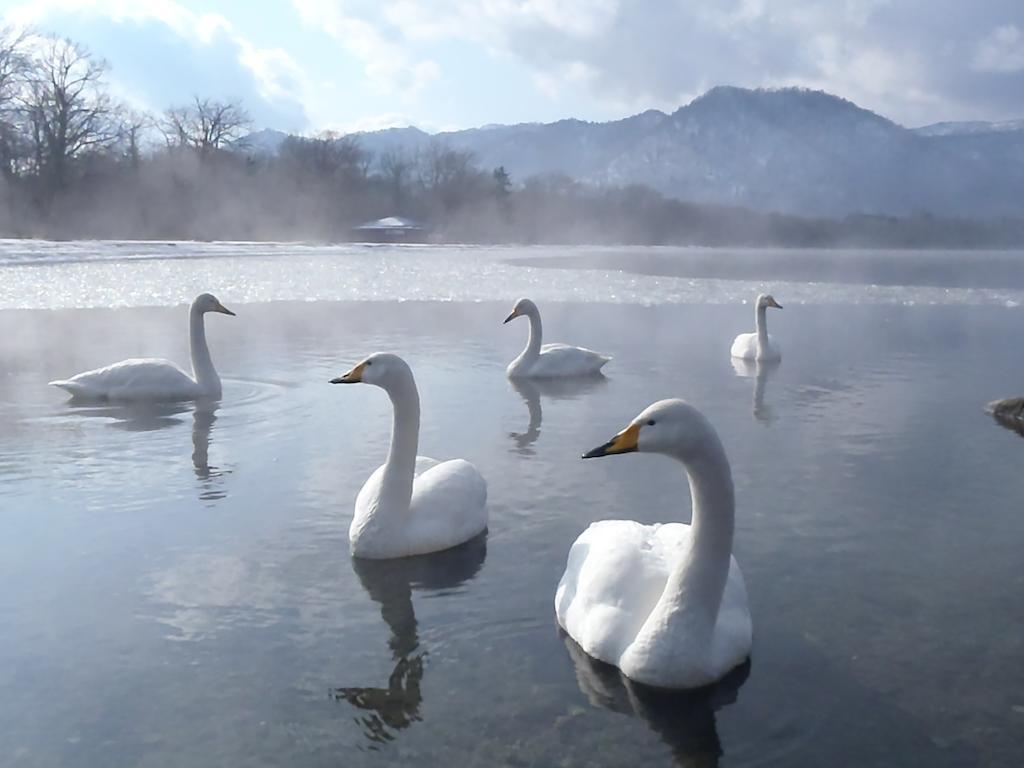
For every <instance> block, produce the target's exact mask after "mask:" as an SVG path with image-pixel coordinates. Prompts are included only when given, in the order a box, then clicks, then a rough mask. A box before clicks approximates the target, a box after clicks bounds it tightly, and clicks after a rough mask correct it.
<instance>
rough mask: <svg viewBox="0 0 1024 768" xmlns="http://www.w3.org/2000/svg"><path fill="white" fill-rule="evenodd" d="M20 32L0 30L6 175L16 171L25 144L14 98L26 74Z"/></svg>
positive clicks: (1, 151) (0, 152) (0, 145)
mask: <svg viewBox="0 0 1024 768" xmlns="http://www.w3.org/2000/svg"><path fill="white" fill-rule="evenodd" d="M26 37H27V34H26V32H25V31H23V30H17V29H15V28H13V27H9V26H8V27H2V28H0V170H2V173H3V174H4V175H5V176H8V177H9V176H13V175H14V174H15V173H16V172H17V165H18V160H19V158H20V157H21V156H22V155H23V146H24V141H23V140H22V135H21V132H20V131H19V129H18V125H17V114H18V102H17V97H18V95H19V93H20V91H21V89H22V87H23V86H24V80H25V74H26V72H27V71H28V56H27V55H26V53H25V39H26Z"/></svg>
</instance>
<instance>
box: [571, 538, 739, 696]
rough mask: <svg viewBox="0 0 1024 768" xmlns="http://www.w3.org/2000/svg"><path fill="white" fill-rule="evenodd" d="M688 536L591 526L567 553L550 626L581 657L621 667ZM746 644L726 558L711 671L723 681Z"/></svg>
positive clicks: (735, 581) (735, 574)
mask: <svg viewBox="0 0 1024 768" xmlns="http://www.w3.org/2000/svg"><path fill="white" fill-rule="evenodd" d="M691 530H692V529H691V528H690V526H689V525H686V524H684V523H667V524H664V525H641V524H640V523H637V522H635V521H632V520H606V521H602V522H598V523H593V524H592V525H591V526H590V527H589V528H588V529H587V530H586V531H584V532H583V533H582V534H580V536H579V538H577V539H576V543H574V544H573V546H572V549H571V550H570V552H569V560H568V563H567V564H566V568H565V574H564V575H563V576H562V581H561V583H559V585H558V591H557V592H556V593H555V614H556V615H557V617H558V623H559V624H560V625H561V626H562V627H563V628H564V629H565V631H566V632H568V633H569V635H570V636H571V637H572V638H573V639H574V640H575V641H576V642H577V643H579V645H580V647H582V648H583V650H585V651H586V652H587V653H588V654H589V655H591V656H593V657H594V658H597V659H600V660H601V661H604V662H607V663H609V664H614V665H616V666H619V667H621V666H622V658H623V655H624V654H625V652H626V650H627V649H628V648H629V647H630V645H631V644H632V643H633V641H634V640H635V639H636V637H637V635H638V634H639V632H640V630H641V628H642V627H643V626H644V623H645V622H646V620H647V618H648V616H649V615H650V613H651V611H652V610H654V607H655V605H656V604H657V603H658V600H659V598H660V597H661V595H662V592H663V591H664V589H665V583H666V581H667V580H668V575H669V572H670V571H671V569H672V566H673V564H674V563H675V562H677V560H678V559H679V558H680V557H683V556H684V554H685V551H686V549H687V548H688V547H689V546H690V534H691ZM750 637H751V622H750V612H749V609H748V607H747V591H746V587H745V585H744V583H743V574H742V573H741V572H740V569H739V565H738V564H737V563H736V559H735V558H732V559H731V561H730V567H729V576H728V580H727V582H726V586H725V593H724V594H723V596H722V604H721V606H720V608H719V613H718V619H717V622H716V625H715V635H714V641H713V646H712V649H711V655H712V659H711V663H712V665H713V666H714V667H715V669H716V670H717V671H718V672H720V673H721V674H724V673H725V672H727V671H728V670H730V669H732V668H733V667H734V666H736V665H737V664H739V663H740V662H742V661H743V660H744V659H745V658H746V657H747V655H748V654H749V652H750ZM679 642H680V643H684V642H686V638H679ZM673 643H674V641H673ZM672 656H674V654H672ZM716 676H717V672H716ZM659 677H661V675H659ZM670 677H671V671H670V670H665V671H664V679H670Z"/></svg>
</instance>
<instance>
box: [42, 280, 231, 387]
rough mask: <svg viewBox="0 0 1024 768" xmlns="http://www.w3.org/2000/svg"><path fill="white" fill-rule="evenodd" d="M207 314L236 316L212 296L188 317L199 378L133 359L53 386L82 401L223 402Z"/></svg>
mask: <svg viewBox="0 0 1024 768" xmlns="http://www.w3.org/2000/svg"><path fill="white" fill-rule="evenodd" d="M207 312H220V313H221V314H224V315H234V314H235V313H234V312H232V311H231V310H230V309H227V308H226V307H225V306H224V305H223V304H221V303H220V301H218V300H217V298H216V297H215V296H211V295H210V294H209V293H201V294H199V295H198V296H196V298H195V301H193V302H192V307H191V308H190V309H189V314H188V331H189V346H190V348H191V352H192V372H193V374H194V376H195V378H193V377H192V376H189V375H188V374H187V373H185V371H183V370H181V368H179V367H178V366H176V365H175V364H174V363H172V362H170V361H168V360H159V359H155V358H132V359H129V360H122V361H121V362H119V363H114V364H113V365H108V366H106V367H105V368H96V369H94V370H91V371H85V372H84V373H79V374H77V375H75V376H72V377H71V378H70V379H58V380H57V381H51V382H50V384H51V385H52V386H55V387H60V388H61V389H63V390H66V391H67V392H69V393H70V394H71V396H72V397H73V398H76V399H81V400H196V399H200V398H209V399H214V400H216V399H219V398H220V396H221V386H220V377H219V376H218V375H217V371H216V369H214V367H213V360H211V359H210V349H209V347H208V346H207V345H206V325H205V321H204V319H203V316H204V315H205V314H206V313H207Z"/></svg>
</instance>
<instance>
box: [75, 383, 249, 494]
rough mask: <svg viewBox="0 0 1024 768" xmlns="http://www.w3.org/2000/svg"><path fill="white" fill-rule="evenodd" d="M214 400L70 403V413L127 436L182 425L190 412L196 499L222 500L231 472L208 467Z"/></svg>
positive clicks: (215, 405) (213, 421) (218, 404)
mask: <svg viewBox="0 0 1024 768" xmlns="http://www.w3.org/2000/svg"><path fill="white" fill-rule="evenodd" d="M219 408H220V403H219V402H218V401H217V400H196V401H194V402H192V401H185V400H182V401H175V402H164V403H161V402H138V403H106V402H104V403H99V402H88V401H80V402H76V401H71V403H70V409H71V413H73V414H74V415H76V416H83V417H86V418H102V419H108V420H109V421H110V426H111V427H113V428H114V429H122V430H125V431H126V432H156V431H158V430H162V429H167V428H169V427H175V426H179V425H181V424H184V423H185V419H184V415H185V414H187V413H188V412H189V411H192V468H193V470H194V471H195V475H196V478H197V479H198V480H199V498H200V499H201V500H202V501H216V500H218V499H223V498H224V497H225V496H226V495H227V493H226V492H225V490H224V489H223V487H222V484H223V481H222V480H220V478H222V477H223V476H224V475H228V474H230V473H231V470H230V469H223V468H221V467H218V466H215V465H211V464H210V458H209V457H210V432H211V431H212V429H213V425H214V423H215V422H216V421H217V410H218V409H219Z"/></svg>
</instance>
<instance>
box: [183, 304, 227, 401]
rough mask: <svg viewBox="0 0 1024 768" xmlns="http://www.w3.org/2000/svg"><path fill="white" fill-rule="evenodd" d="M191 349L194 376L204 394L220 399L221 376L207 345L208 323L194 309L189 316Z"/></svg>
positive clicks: (193, 308)
mask: <svg viewBox="0 0 1024 768" xmlns="http://www.w3.org/2000/svg"><path fill="white" fill-rule="evenodd" d="M188 335H189V348H190V350H191V353H192V375H193V376H194V377H195V379H196V383H197V384H198V385H199V387H200V388H201V389H202V390H203V392H204V394H206V395H208V396H210V397H220V392H221V389H220V376H218V375H217V370H216V369H215V368H214V367H213V360H211V359H210V348H209V347H208V346H207V345H206V321H205V320H204V315H203V313H202V312H200V311H199V310H198V309H196V308H195V307H192V309H191V311H190V312H189V315H188Z"/></svg>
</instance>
